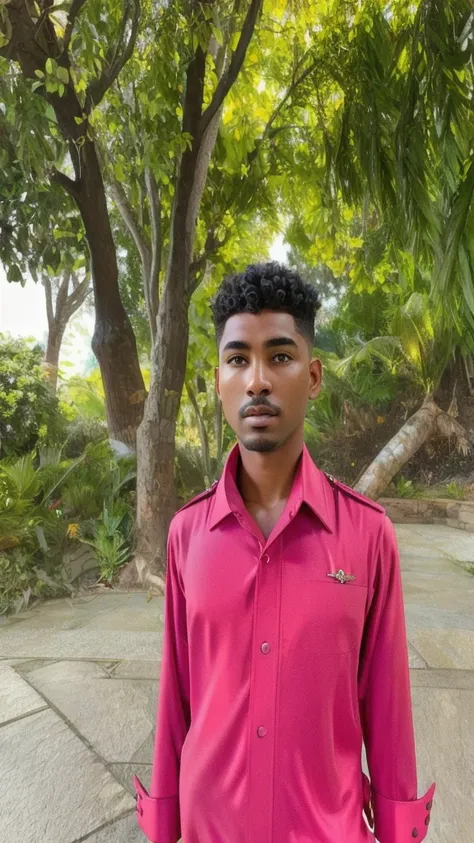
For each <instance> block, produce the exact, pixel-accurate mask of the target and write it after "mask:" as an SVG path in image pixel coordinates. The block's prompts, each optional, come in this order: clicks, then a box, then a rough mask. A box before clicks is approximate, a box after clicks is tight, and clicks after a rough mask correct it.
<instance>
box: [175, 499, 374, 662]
mask: <svg viewBox="0 0 474 843" xmlns="http://www.w3.org/2000/svg"><path fill="white" fill-rule="evenodd" d="M262 527H263V528H265V529H268V527H269V524H268V523H267V522H264V523H263V525H262ZM262 527H261V528H262ZM262 532H264V530H263V529H262ZM368 561H369V560H368V546H367V544H366V542H365V540H364V536H363V534H360V535H359V536H356V535H352V536H351V537H347V540H346V539H343V538H341V536H337V535H335V534H329V533H328V532H327V531H325V530H324V529H323V528H320V529H318V528H317V527H315V526H314V521H311V520H310V519H309V517H308V518H307V519H305V518H304V517H303V516H300V517H299V518H295V519H294V521H293V522H292V524H290V525H289V526H288V528H287V529H285V530H284V531H283V532H282V533H281V534H280V535H279V536H277V538H276V539H275V540H274V541H270V543H267V544H266V545H265V546H263V545H262V543H261V541H259V539H258V538H257V536H256V535H255V534H253V533H252V532H250V531H249V530H247V529H242V527H241V526H240V525H239V524H238V523H237V521H235V523H234V522H231V523H230V524H228V525H226V530H225V531H224V530H213V531H212V532H210V533H209V534H207V535H206V536H205V538H203V536H201V537H199V535H198V534H196V535H194V536H192V537H191V540H190V542H189V546H188V548H187V552H186V553H184V554H183V558H182V559H181V563H182V581H183V588H184V592H185V597H186V611H187V625H188V632H189V639H190V643H191V644H192V643H193V637H194V643H196V644H197V646H198V647H199V646H201V645H202V644H203V641H209V640H211V637H213V636H215V640H216V641H220V642H221V643H222V644H223V643H224V640H225V637H226V636H228V637H229V642H231V641H232V640H235V636H236V635H239V634H240V632H239V630H240V631H242V633H244V634H245V635H247V634H250V631H251V630H252V625H253V623H254V618H257V617H260V618H265V619H266V623H268V624H269V627H268V628H270V627H271V629H272V630H274V631H276V628H277V626H278V636H279V637H280V640H281V642H282V645H283V644H284V646H285V647H289V648H290V649H291V648H292V647H294V646H297V647H303V648H304V651H305V652H308V653H309V652H311V653H313V654H315V653H318V652H321V653H323V652H325V653H334V654H337V653H341V654H342V653H346V652H349V651H350V650H351V649H352V648H353V647H355V646H356V645H357V643H358V642H360V639H361V636H362V632H363V627H364V621H365V617H366V611H367V598H368V592H369V589H368V576H369V574H368V570H369V565H368ZM338 571H342V572H343V575H340V576H339V577H337V576H336V574H337V573H338ZM346 577H352V579H346ZM341 580H342V581H341ZM262 634H263V633H262Z"/></svg>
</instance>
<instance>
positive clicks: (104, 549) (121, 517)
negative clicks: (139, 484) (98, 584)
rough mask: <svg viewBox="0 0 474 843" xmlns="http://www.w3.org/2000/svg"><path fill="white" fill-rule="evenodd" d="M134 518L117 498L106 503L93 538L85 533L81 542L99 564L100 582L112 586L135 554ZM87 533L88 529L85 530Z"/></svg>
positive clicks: (95, 524) (94, 523)
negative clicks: (132, 537) (102, 581)
mask: <svg viewBox="0 0 474 843" xmlns="http://www.w3.org/2000/svg"><path fill="white" fill-rule="evenodd" d="M131 524H132V521H131V517H130V513H129V511H128V509H127V508H126V507H124V506H123V502H122V505H121V503H120V502H117V501H114V499H113V497H111V498H110V499H109V501H108V502H106V501H104V504H103V509H102V513H101V515H100V517H99V518H98V519H97V520H95V521H94V522H93V524H92V537H91V538H86V537H85V534H84V533H82V534H81V535H79V536H78V538H79V541H81V542H84V543H85V544H88V545H90V546H91V547H92V548H93V549H94V552H95V556H96V559H97V561H98V563H99V568H100V576H99V580H105V581H106V582H108V583H111V582H112V580H113V578H114V576H115V575H116V574H117V571H118V570H119V569H120V568H121V567H122V566H123V565H125V563H126V562H127V561H128V560H129V558H130V554H131V543H130V535H131ZM85 529H87V527H86V528H85Z"/></svg>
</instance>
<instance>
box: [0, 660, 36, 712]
mask: <svg viewBox="0 0 474 843" xmlns="http://www.w3.org/2000/svg"><path fill="white" fill-rule="evenodd" d="M46 706H47V704H46V703H45V701H44V699H43V698H42V697H40V695H39V694H37V693H36V691H35V690H34V689H33V688H30V686H29V685H28V683H27V682H25V680H24V679H22V678H21V676H18V674H17V673H16V671H15V670H14V669H13V667H10V666H9V665H1V664H0V724H2V723H8V722H9V721H10V720H15V719H17V718H18V717H24V716H25V715H26V714H31V713H33V712H35V711H41V710H42V709H44V708H45V707H46Z"/></svg>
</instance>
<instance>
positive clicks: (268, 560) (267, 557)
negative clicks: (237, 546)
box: [262, 553, 270, 562]
mask: <svg viewBox="0 0 474 843" xmlns="http://www.w3.org/2000/svg"><path fill="white" fill-rule="evenodd" d="M262 562H270V557H269V555H268V553H264V554H263V556H262Z"/></svg>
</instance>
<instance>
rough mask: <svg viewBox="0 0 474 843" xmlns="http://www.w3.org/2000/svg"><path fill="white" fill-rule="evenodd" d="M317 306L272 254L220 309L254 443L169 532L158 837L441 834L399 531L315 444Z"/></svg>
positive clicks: (300, 840)
mask: <svg viewBox="0 0 474 843" xmlns="http://www.w3.org/2000/svg"><path fill="white" fill-rule="evenodd" d="M319 307H320V301H319V297H318V294H317V292H316V290H315V289H314V287H312V286H311V285H309V284H306V283H304V282H303V281H302V279H301V278H300V277H299V276H298V275H297V273H296V272H293V271H290V270H289V269H287V268H285V267H284V266H281V265H279V264H276V263H268V264H263V265H251V266H248V267H247V269H246V270H245V272H243V273H241V274H238V275H234V276H232V277H229V278H227V279H226V280H224V282H223V283H222V285H221V287H220V289H219V291H218V293H217V296H216V297H215V299H214V300H213V302H212V312H213V318H214V324H215V328H216V336H217V343H218V347H219V367H218V368H217V369H216V388H217V392H218V394H219V396H220V400H221V401H222V407H223V412H224V415H225V417H226V419H227V421H228V423H229V425H230V426H231V428H232V429H233V430H234V432H235V435H236V437H237V440H238V442H237V443H236V444H235V445H234V447H233V448H232V450H231V451H230V454H229V456H228V457H227V461H226V463H225V466H224V470H223V472H222V476H221V478H220V480H219V481H216V483H214V484H213V486H212V487H211V488H210V489H208V490H207V491H206V492H204V493H202V494H200V495H198V496H197V497H195V498H193V500H191V501H190V502H189V503H188V504H186V505H185V506H184V507H181V509H180V510H179V511H178V512H177V513H176V514H175V516H174V518H173V520H172V522H171V527H170V531H169V537H168V568H167V577H166V602H165V629H164V641H163V653H162V667H161V678H160V686H161V687H160V695H159V703H158V711H157V724H156V737H155V749H154V758H153V769H152V776H151V786H150V791H149V793H148V792H147V791H146V790H145V788H144V787H143V785H142V784H141V782H140V781H139V780H138V778H137V777H136V776H134V785H135V789H136V792H137V820H138V823H139V825H140V828H141V829H142V830H143V832H144V833H145V835H146V836H147V837H148V838H149V839H150V840H151V841H153V843H177V840H178V839H179V837H180V836H181V835H182V840H183V843H366V841H373V840H374V833H373V832H372V831H371V830H370V829H369V827H368V825H367V823H366V822H365V819H364V816H363V810H364V811H365V814H366V816H367V819H368V820H369V822H370V824H372V819H374V821H375V836H376V838H377V840H378V841H380V843H409V841H413V840H414V839H416V840H417V843H420V841H422V840H423V839H424V838H425V837H426V834H427V830H428V823H429V819H430V810H431V804H432V798H433V794H434V790H435V783H434V782H433V784H432V785H431V787H430V788H429V790H428V791H427V792H426V794H425V795H424V796H423V797H421V798H419V799H417V778H416V756H415V744H414V730H413V720H412V709H411V698H410V680H409V669H408V652H407V640H406V630H405V616H404V606H403V596H402V582H401V574H400V562H399V556H398V550H397V542H396V537H395V532H394V528H393V526H392V523H391V521H390V520H389V519H388V517H387V516H386V515H385V510H384V509H383V508H382V506H380V505H379V504H377V503H375V502H374V501H372V500H370V499H369V498H366V497H364V496H363V495H360V494H357V493H356V492H354V491H353V490H352V489H351V488H349V487H347V486H345V485H343V484H342V483H340V482H339V481H337V480H335V479H334V478H333V477H331V476H330V475H326V474H325V473H324V472H323V471H321V470H320V469H318V468H317V466H316V465H315V463H314V462H313V460H312V459H311V456H310V454H309V452H308V450H307V448H306V445H305V444H304V440H303V428H304V419H305V412H306V408H307V403H308V399H314V398H316V397H317V396H318V394H319V391H320V389H321V382H322V367H321V361H320V360H319V359H317V358H314V357H312V351H313V345H314V321H315V315H316V312H317V310H318V309H319ZM363 741H364V744H365V748H366V755H367V764H368V768H369V771H370V777H371V781H369V779H368V777H367V776H365V774H364V773H363V770H362V765H361V754H362V742H363ZM372 811H373V813H372Z"/></svg>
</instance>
